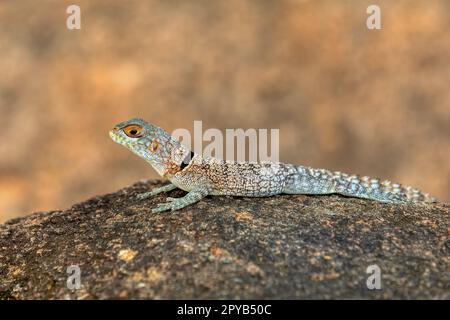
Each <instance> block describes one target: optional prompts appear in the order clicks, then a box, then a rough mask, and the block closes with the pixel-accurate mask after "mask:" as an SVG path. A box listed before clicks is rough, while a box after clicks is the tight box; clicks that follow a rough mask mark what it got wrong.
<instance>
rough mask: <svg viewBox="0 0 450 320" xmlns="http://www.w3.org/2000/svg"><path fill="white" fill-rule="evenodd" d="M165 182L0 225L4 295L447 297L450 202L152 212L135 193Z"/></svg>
mask: <svg viewBox="0 0 450 320" xmlns="http://www.w3.org/2000/svg"><path fill="white" fill-rule="evenodd" d="M161 183H162V182H160V181H146V182H139V183H136V184H135V185H133V186H131V187H128V188H125V189H122V190H120V191H118V192H116V193H113V194H108V195H103V196H99V197H96V198H93V199H90V200H88V201H86V202H82V203H79V204H76V205H74V206H73V207H72V208H70V209H68V210H64V211H52V212H42V213H36V214H33V215H30V216H28V217H25V218H19V219H15V220H11V221H9V222H7V223H6V224H4V225H0V298H2V299H47V298H50V299H53V298H57V299H99V298H100V299H109V298H150V299H172V298H176V299H192V298H193V299H197V298H208V299H214V298H219V299H220V298H247V299H253V298H256V299H266V298H279V299H297V298H306V299H312V298H327V299H328V298H345V299H348V298H349V299H353V298H363V299H373V298H375V299H379V298H438V299H449V298H450V237H449V234H450V205H449V204H435V205H427V206H424V205H416V206H413V205H387V204H381V203H377V202H373V201H366V200H360V199H352V198H344V197H340V196H337V195H333V196H303V195H298V196H295V195H294V196H290V195H282V196H275V197H270V198H237V197H208V198H206V199H204V200H202V201H201V202H199V203H197V204H195V205H193V206H190V207H188V208H185V209H183V210H181V211H179V212H174V213H163V214H152V213H151V212H150V209H151V208H152V207H154V206H155V205H156V203H159V202H162V201H164V199H165V195H163V194H162V195H158V196H155V197H153V198H151V199H148V200H144V201H139V200H137V199H136V195H137V194H138V193H141V192H144V191H146V190H148V188H150V187H154V186H156V185H160V184H161ZM168 194H169V195H170V196H175V197H177V196H182V195H184V194H185V192H183V191H181V190H174V191H172V192H169V193H168ZM71 265H77V266H79V268H80V271H81V277H80V283H81V288H80V289H68V288H67V278H68V276H69V275H70V274H68V273H67V268H68V267H69V266H71ZM371 265H378V266H379V268H380V271H381V289H380V290H369V289H368V288H367V285H366V281H367V278H368V277H369V276H370V274H368V273H366V271H367V270H366V269H367V268H368V267H369V266H371Z"/></svg>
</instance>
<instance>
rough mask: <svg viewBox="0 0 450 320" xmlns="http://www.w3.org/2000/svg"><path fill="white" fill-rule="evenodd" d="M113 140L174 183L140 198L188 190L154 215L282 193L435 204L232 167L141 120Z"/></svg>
mask: <svg viewBox="0 0 450 320" xmlns="http://www.w3.org/2000/svg"><path fill="white" fill-rule="evenodd" d="M110 136H111V138H112V139H113V140H114V141H115V142H117V143H119V144H121V145H123V146H125V147H127V148H128V149H130V150H131V151H132V152H133V153H135V154H136V155H138V156H140V157H141V158H143V159H144V160H146V161H147V162H149V163H150V164H151V165H152V167H153V168H154V169H155V170H156V171H157V172H158V174H159V175H161V176H162V177H165V178H167V179H168V180H169V181H170V182H171V183H170V184H168V185H165V186H162V187H159V188H155V189H153V190H151V191H149V192H146V193H143V194H140V195H139V198H140V199H146V198H148V197H151V196H153V195H156V194H158V193H161V192H167V191H170V190H173V189H176V188H180V189H182V190H185V191H188V194H187V195H185V196H184V197H181V198H170V197H168V198H167V202H165V203H160V204H158V205H157V206H156V208H154V209H153V210H152V212H162V211H166V210H172V211H173V210H179V209H181V208H184V207H186V206H188V205H190V204H193V203H195V202H197V201H199V200H201V199H202V198H204V197H206V196H207V195H232V196H244V197H266V196H272V195H276V194H282V193H285V194H331V193H337V194H341V195H345V196H350V197H357V198H366V199H372V200H376V201H380V202H386V203H423V202H435V201H436V199H434V198H432V197H430V196H429V195H428V194H424V193H422V192H421V191H420V190H418V189H414V188H411V187H403V186H402V185H400V184H396V183H392V182H390V181H380V180H379V179H373V178H369V177H359V176H357V175H349V174H345V173H341V172H331V171H328V170H324V169H312V168H309V167H304V166H297V165H292V164H286V163H280V162H260V163H259V162H258V163H254V162H233V161H225V160H219V159H216V158H213V157H202V156H201V155H200V154H195V153H194V152H192V151H190V150H188V149H187V148H185V147H184V146H183V145H182V144H181V143H180V142H179V141H178V140H177V139H175V138H174V137H172V136H171V135H170V134H169V133H167V132H166V131H165V130H164V129H162V128H160V127H158V126H155V125H153V124H150V123H147V122H146V121H144V120H142V119H131V120H128V121H124V122H121V123H119V124H117V125H116V126H115V127H114V128H113V129H112V130H111V131H110Z"/></svg>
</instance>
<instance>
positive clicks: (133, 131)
mask: <svg viewBox="0 0 450 320" xmlns="http://www.w3.org/2000/svg"><path fill="white" fill-rule="evenodd" d="M143 131H144V130H143V129H142V127H141V126H140V125H137V124H129V125H128V126H126V127H125V128H123V132H125V134H126V135H127V136H129V137H130V138H139V137H142V135H143V134H142V133H143Z"/></svg>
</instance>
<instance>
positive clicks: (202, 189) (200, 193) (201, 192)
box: [152, 185, 209, 213]
mask: <svg viewBox="0 0 450 320" xmlns="http://www.w3.org/2000/svg"><path fill="white" fill-rule="evenodd" d="M208 194H209V188H208V187H207V186H204V185H202V186H197V187H194V188H193V189H192V190H191V191H189V193H188V194H187V195H185V196H184V197H181V198H167V202H165V203H160V204H158V205H157V206H156V208H154V209H152V212H153V213H157V212H163V211H166V210H171V211H174V210H179V209H182V208H184V207H187V206H188V205H190V204H193V203H196V202H198V201H199V200H201V199H203V198H204V197H206V196H207V195H208Z"/></svg>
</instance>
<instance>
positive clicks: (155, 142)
mask: <svg viewBox="0 0 450 320" xmlns="http://www.w3.org/2000/svg"><path fill="white" fill-rule="evenodd" d="M158 148H159V141H158V140H156V139H155V140H153V141H152V143H151V144H150V146H149V148H148V149H149V150H150V151H151V152H153V153H155V152H156V150H158Z"/></svg>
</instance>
